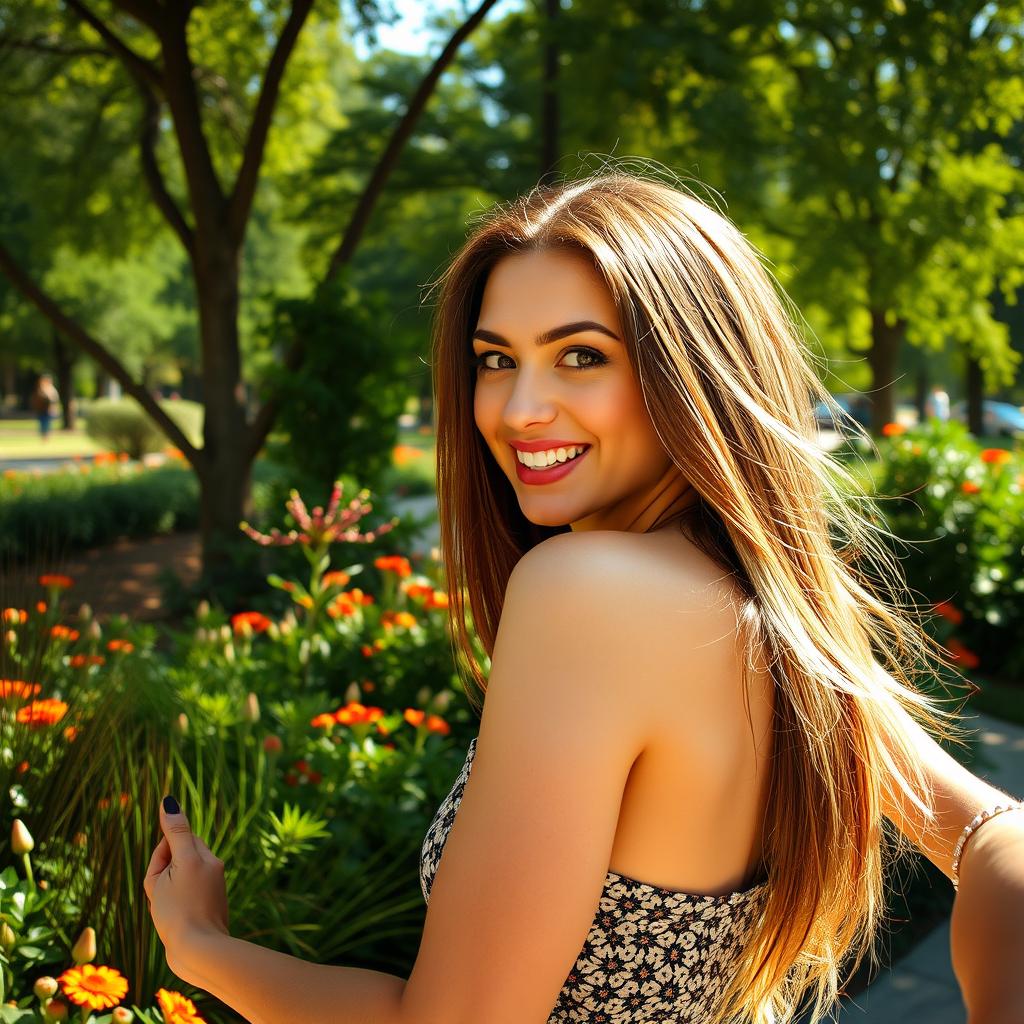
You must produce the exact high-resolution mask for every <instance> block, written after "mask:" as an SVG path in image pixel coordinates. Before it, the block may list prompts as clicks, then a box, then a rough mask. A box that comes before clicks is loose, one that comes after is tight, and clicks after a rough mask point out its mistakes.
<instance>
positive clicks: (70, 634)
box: [50, 625, 78, 643]
mask: <svg viewBox="0 0 1024 1024" xmlns="http://www.w3.org/2000/svg"><path fill="white" fill-rule="evenodd" d="M50 636H52V637H53V639H54V640H67V641H69V642H71V643H74V642H75V641H76V640H77V639H78V630H77V629H71V628H70V627H69V626H60V625H58V626H51V627H50Z"/></svg>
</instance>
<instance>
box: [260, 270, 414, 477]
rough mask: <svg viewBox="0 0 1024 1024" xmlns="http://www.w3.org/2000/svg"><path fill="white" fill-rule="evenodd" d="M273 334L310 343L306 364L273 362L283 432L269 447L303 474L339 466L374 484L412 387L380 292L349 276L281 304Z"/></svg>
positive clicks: (335, 473) (334, 473) (336, 472)
mask: <svg viewBox="0 0 1024 1024" xmlns="http://www.w3.org/2000/svg"><path fill="white" fill-rule="evenodd" d="M273 335H274V336H275V337H285V338H288V337H297V338H300V339H301V340H302V343H303V344H304V346H305V348H306V359H305V362H304V363H303V365H302V367H301V369H299V370H298V371H295V372H293V371H289V370H288V369H286V368H284V367H277V368H271V369H269V370H268V377H269V379H270V381H271V384H272V387H273V388H274V390H275V392H276V393H277V394H280V395H281V397H282V407H281V413H280V415H279V417H278V424H277V429H278V431H279V436H278V437H276V438H275V439H274V440H273V442H272V444H271V446H270V447H271V455H272V457H273V458H275V459H276V460H277V461H278V462H281V463H284V464H286V465H289V466H290V467H292V469H293V471H294V474H295V475H298V476H299V477H300V478H302V479H309V480H313V481H317V482H319V483H320V485H321V486H323V485H324V484H326V483H327V482H328V481H331V480H334V479H337V478H338V477H339V476H341V475H342V474H345V475H346V476H351V477H355V478H357V479H359V480H360V481H363V482H364V483H365V485H366V486H368V487H371V488H376V487H377V486H378V484H379V482H380V481H381V478H382V475H383V473H384V472H385V470H386V469H387V467H388V466H389V464H390V462H391V449H392V447H393V446H394V443H395V438H396V435H397V430H398V428H397V421H398V416H399V415H400V413H401V412H402V409H403V408H404V405H405V400H406V398H407V397H408V393H409V387H408V383H407V381H406V379H405V378H406V374H405V373H403V365H404V364H408V363H410V362H411V359H410V358H409V357H408V356H407V355H406V354H404V353H402V352H400V351H395V350H394V348H393V346H392V345H391V343H390V338H389V335H388V331H387V316H386V313H385V312H384V310H383V309H382V307H381V303H380V301H379V300H375V299H374V298H372V297H370V296H366V295H360V294H358V293H357V292H356V291H355V290H354V289H352V288H351V287H350V286H348V285H345V284H334V285H331V286H330V287H328V288H325V289H323V290H322V291H321V292H320V293H319V294H318V295H317V296H316V297H314V298H312V299H290V300H284V301H282V302H280V303H279V304H278V307H277V315H276V318H275V321H274V328H273Z"/></svg>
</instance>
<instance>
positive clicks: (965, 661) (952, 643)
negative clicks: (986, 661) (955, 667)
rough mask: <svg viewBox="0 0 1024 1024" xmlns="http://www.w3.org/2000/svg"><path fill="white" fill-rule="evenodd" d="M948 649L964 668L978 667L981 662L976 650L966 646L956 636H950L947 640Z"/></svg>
mask: <svg viewBox="0 0 1024 1024" xmlns="http://www.w3.org/2000/svg"><path fill="white" fill-rule="evenodd" d="M946 650H947V651H949V653H950V654H951V655H952V656H953V660H954V661H955V662H957V664H960V665H963V666H964V668H977V667H978V666H979V665H980V664H981V658H979V657H978V656H977V655H976V654H975V653H974V651H972V650H969V649H968V648H966V647H965V646H964V645H963V644H962V643H961V642H960V641H959V640H957V639H956V637H950V639H948V640H947V641H946Z"/></svg>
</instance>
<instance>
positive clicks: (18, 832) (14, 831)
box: [11, 818, 36, 857]
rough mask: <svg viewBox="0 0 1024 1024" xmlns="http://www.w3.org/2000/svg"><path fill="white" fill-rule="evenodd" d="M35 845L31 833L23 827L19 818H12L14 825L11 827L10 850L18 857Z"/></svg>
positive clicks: (23, 824)
mask: <svg viewBox="0 0 1024 1024" xmlns="http://www.w3.org/2000/svg"><path fill="white" fill-rule="evenodd" d="M35 845H36V843H35V840H34V839H33V838H32V833H31V832H29V830H28V829H27V828H26V827H25V823H24V822H23V821H22V820H21V818H15V819H14V826H13V827H12V828H11V852H12V853H13V854H15V855H16V856H18V857H20V856H21V855H22V854H23V853H31V852H32V848H33V847H34V846H35Z"/></svg>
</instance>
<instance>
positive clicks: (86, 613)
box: [78, 602, 92, 622]
mask: <svg viewBox="0 0 1024 1024" xmlns="http://www.w3.org/2000/svg"><path fill="white" fill-rule="evenodd" d="M78 618H79V621H80V622H89V621H90V620H91V619H92V605H89V604H85V603H84V602H83V603H82V604H81V605H80V606H79V608H78Z"/></svg>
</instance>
